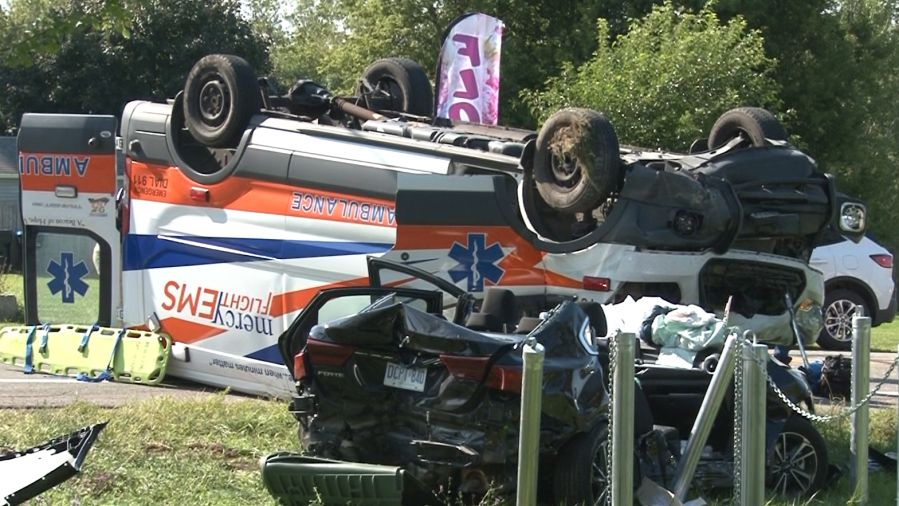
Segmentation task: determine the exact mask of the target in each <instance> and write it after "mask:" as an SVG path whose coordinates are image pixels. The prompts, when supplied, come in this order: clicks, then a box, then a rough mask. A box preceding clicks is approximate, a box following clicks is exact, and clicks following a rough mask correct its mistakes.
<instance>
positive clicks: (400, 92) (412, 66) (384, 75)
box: [356, 58, 434, 116]
mask: <svg viewBox="0 0 899 506" xmlns="http://www.w3.org/2000/svg"><path fill="white" fill-rule="evenodd" d="M356 96H357V97H367V104H368V107H370V108H371V109H372V110H373V111H376V112H377V111H396V112H403V113H406V114H412V115H415V116H432V115H433V113H434V92H433V90H432V89H431V81H430V80H429V79H428V74H427V72H425V69H424V67H422V66H421V65H420V64H419V63H418V62H416V61H415V60H410V59H408V58H383V59H380V60H377V61H375V62H374V63H372V64H371V65H369V66H368V68H366V69H365V71H364V72H363V73H362V78H361V79H359V83H358V85H357V87H356Z"/></svg>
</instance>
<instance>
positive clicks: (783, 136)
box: [709, 107, 787, 150]
mask: <svg viewBox="0 0 899 506" xmlns="http://www.w3.org/2000/svg"><path fill="white" fill-rule="evenodd" d="M738 135H743V136H744V137H747V138H748V140H749V143H750V145H751V146H753V147H758V146H764V145H765V144H766V143H767V141H766V139H770V140H773V141H786V140H787V131H786V129H785V128H784V126H783V124H781V122H780V121H779V120H778V119H777V118H776V117H775V116H774V114H772V113H771V111H768V110H767V109H762V108H761V107H738V108H736V109H731V110H729V111H727V112H726V113H724V114H722V115H721V116H720V117H719V118H718V120H717V121H715V124H714V125H713V126H712V131H711V132H710V133H709V149H710V150H712V149H715V148H720V147H721V146H724V145H725V144H727V143H728V142H730V141H731V140H732V139H733V138H734V137H736V136H738Z"/></svg>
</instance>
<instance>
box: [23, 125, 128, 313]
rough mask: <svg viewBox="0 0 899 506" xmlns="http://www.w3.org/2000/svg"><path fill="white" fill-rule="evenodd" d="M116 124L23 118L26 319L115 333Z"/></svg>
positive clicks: (117, 293)
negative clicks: (107, 328)
mask: <svg viewBox="0 0 899 506" xmlns="http://www.w3.org/2000/svg"><path fill="white" fill-rule="evenodd" d="M116 126H117V122H116V118H115V117H114V116H102V115H97V116H94V115H70V114H30V113H29V114H25V115H23V117H22V122H21V126H20V129H19V133H18V138H17V149H18V153H19V190H20V206H21V213H22V221H23V230H22V245H23V246H22V247H23V258H24V279H25V304H24V305H25V319H26V323H27V324H29V325H36V324H40V323H59V324H77V325H85V324H95V323H96V324H100V325H104V326H120V325H121V324H122V318H121V314H120V311H119V308H120V307H121V297H120V286H121V283H120V279H121V240H120V234H119V231H118V229H117V226H116V198H115V197H116V189H117V187H118V160H119V158H118V156H117V153H118V151H117V148H116V135H115V133H116Z"/></svg>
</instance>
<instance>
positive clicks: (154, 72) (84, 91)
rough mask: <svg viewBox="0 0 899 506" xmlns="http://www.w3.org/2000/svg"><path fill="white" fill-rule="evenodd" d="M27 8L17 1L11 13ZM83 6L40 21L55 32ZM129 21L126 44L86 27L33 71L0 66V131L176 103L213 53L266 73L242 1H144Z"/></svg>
mask: <svg viewBox="0 0 899 506" xmlns="http://www.w3.org/2000/svg"><path fill="white" fill-rule="evenodd" d="M29 1H31V0H13V5H12V6H11V7H12V8H11V12H15V9H16V8H23V7H25V6H27V5H23V4H25V3H27V2H29ZM38 1H40V0H38ZM92 1H94V2H98V3H102V2H103V0H92ZM88 3H89V2H88ZM85 4H86V3H85V2H83V1H80V0H69V1H68V2H66V3H63V4H60V5H51V6H50V7H49V8H48V9H47V10H46V12H45V13H44V14H43V19H45V20H47V24H48V25H50V26H55V25H54V23H55V22H54V20H56V19H60V18H66V17H68V16H69V15H70V14H71V13H72V12H73V11H77V10H78V9H81V8H83V7H84V6H85ZM129 16H130V17H129V25H130V26H131V29H130V34H129V37H125V36H123V35H122V34H118V33H111V32H108V31H102V30H96V29H94V27H93V26H91V25H82V26H79V27H76V28H74V29H73V30H72V31H71V32H70V33H68V34H67V35H66V36H65V37H63V38H61V39H60V45H59V47H58V48H56V49H55V50H54V51H52V52H49V53H45V52H38V53H32V54H31V56H32V57H33V62H32V64H31V65H28V66H23V65H15V66H5V65H0V115H2V117H3V119H4V121H5V124H4V125H0V129H5V130H7V131H12V130H14V129H15V127H16V125H17V123H18V119H19V118H20V117H21V114H22V113H23V112H25V111H30V112H72V113H98V114H99V113H105V114H119V113H120V112H121V109H122V106H123V105H124V103H125V102H127V101H129V100H133V99H159V98H164V97H172V96H174V95H175V94H176V93H177V92H178V91H179V90H180V89H181V88H182V87H183V85H184V79H185V77H186V76H187V73H188V72H189V71H190V68H191V67H192V66H193V64H194V63H195V62H196V61H197V60H198V59H200V58H201V57H202V56H204V55H206V54H208V53H213V52H229V53H234V54H239V55H242V56H244V57H245V58H247V59H248V60H249V61H250V62H251V63H252V64H253V65H255V66H256V67H257V69H259V71H260V72H264V71H267V70H268V66H269V57H268V50H267V45H266V44H265V43H264V41H262V40H260V37H259V36H258V35H257V34H256V33H254V31H253V30H252V28H251V26H250V24H249V22H248V21H247V20H246V19H244V18H243V17H241V15H240V3H239V2H238V0H217V1H215V2H206V1H203V0H142V1H140V2H137V3H135V4H133V5H131V6H130V7H129ZM35 33H37V32H35Z"/></svg>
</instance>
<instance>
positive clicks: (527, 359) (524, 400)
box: [516, 337, 544, 506]
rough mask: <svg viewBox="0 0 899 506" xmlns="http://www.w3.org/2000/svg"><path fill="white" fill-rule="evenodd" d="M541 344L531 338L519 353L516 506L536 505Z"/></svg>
mask: <svg viewBox="0 0 899 506" xmlns="http://www.w3.org/2000/svg"><path fill="white" fill-rule="evenodd" d="M543 355H544V350H543V345H542V344H540V343H538V342H537V340H536V339H534V338H533V337H530V338H528V339H527V341H525V343H524V349H523V350H522V360H523V362H524V365H523V372H522V374H523V376H522V379H521V426H520V428H519V432H518V434H519V436H518V489H517V497H516V502H517V505H518V506H536V504H537V459H538V456H539V455H538V450H539V446H540V412H541V410H542V407H541V405H540V403H541V400H542V395H543Z"/></svg>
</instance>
